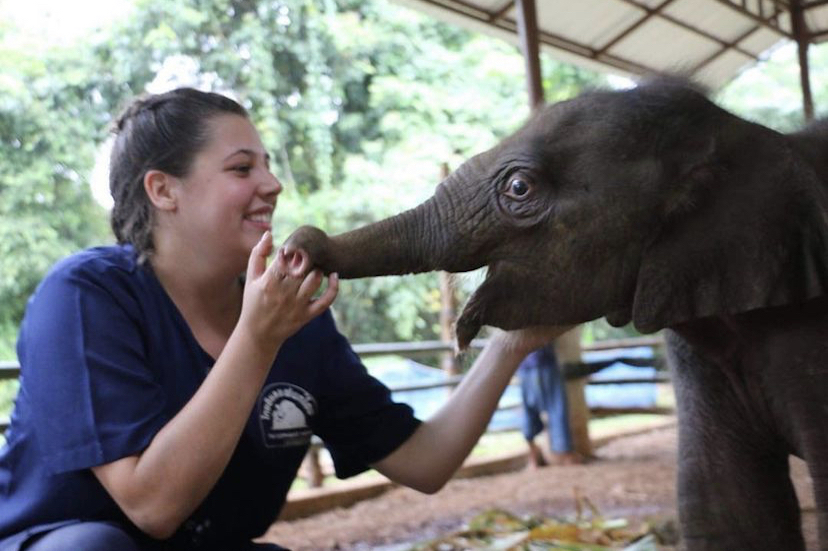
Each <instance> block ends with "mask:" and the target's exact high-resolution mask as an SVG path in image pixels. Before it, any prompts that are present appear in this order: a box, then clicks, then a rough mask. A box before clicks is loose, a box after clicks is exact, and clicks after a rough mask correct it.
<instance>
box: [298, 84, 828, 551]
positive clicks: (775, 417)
mask: <svg viewBox="0 0 828 551" xmlns="http://www.w3.org/2000/svg"><path fill="white" fill-rule="evenodd" d="M288 243H289V244H290V245H292V246H295V247H300V248H302V249H304V250H306V251H307V252H308V254H309V255H310V256H311V258H312V259H313V261H314V262H315V264H316V265H317V266H319V267H321V268H322V269H324V270H325V271H337V272H339V273H340V274H341V276H343V277H351V278H354V277H365V276H374V275H385V274H403V273H409V272H423V271H429V270H437V269H440V270H447V271H450V272H462V271H467V270H472V269H476V268H478V267H481V266H487V267H488V275H487V277H486V279H485V281H484V282H483V284H482V285H481V286H480V288H479V289H478V290H477V291H476V293H475V294H474V295H473V296H472V297H471V299H470V300H469V301H468V303H467V304H466V306H465V308H464V310H463V313H462V315H461V317H460V318H459V320H458V322H457V326H456V331H457V339H458V343H459V345H460V346H461V347H464V346H466V345H468V343H469V342H470V340H471V339H472V338H473V337H474V336H475V335H476V334H477V332H478V331H479V329H480V328H481V326H483V325H493V326H496V327H501V328H504V329H514V328H520V327H525V326H531V325H542V324H543V325H545V324H549V325H564V324H576V323H581V322H585V321H589V320H593V319H596V318H600V317H604V316H605V317H606V318H607V319H608V320H609V322H610V323H612V324H613V325H624V324H626V323H629V322H632V323H634V324H635V327H636V328H638V329H639V330H640V331H642V332H653V331H658V330H660V329H665V334H666V340H667V343H668V347H669V357H670V360H671V365H672V368H673V380H674V384H675V390H676V395H677V403H678V406H677V407H678V416H679V480H678V485H679V486H678V496H679V512H680V523H681V529H682V536H683V539H684V542H685V546H686V547H687V549H689V550H690V551H701V550H711V551H797V550H804V548H805V547H804V543H803V538H802V535H801V530H800V516H799V506H798V503H797V499H796V496H795V494H794V490H793V486H792V484H791V481H790V478H789V473H788V456H789V454H795V455H797V456H799V457H802V458H804V459H805V460H806V461H807V463H808V467H809V469H810V474H811V477H812V479H813V482H814V491H815V493H816V502H817V504H818V514H819V533H820V541H821V549H823V550H828V124H826V123H816V124H814V125H811V126H809V127H807V128H805V129H803V130H801V131H799V132H796V133H793V134H787V135H786V134H780V133H778V132H775V131H773V130H770V129H768V128H765V127H763V126H760V125H758V124H754V123H751V122H748V121H745V120H742V119H740V118H739V117H736V116H734V115H733V114H731V113H728V112H727V111H725V110H723V109H721V108H719V107H717V106H716V105H715V104H714V103H712V102H711V101H710V100H709V99H708V98H707V97H706V96H705V95H704V94H703V93H701V92H700V91H698V90H697V89H696V88H694V87H693V86H692V85H690V84H689V83H685V82H683V81H679V80H674V79H659V80H654V81H651V82H649V83H645V84H642V85H640V86H638V87H636V88H634V89H630V90H623V91H595V92H589V93H585V94H583V95H581V96H579V97H577V98H575V99H572V100H570V101H565V102H561V103H558V104H555V105H550V106H547V107H545V108H543V109H542V110H540V111H539V112H538V113H536V114H535V115H534V116H533V117H532V118H531V119H530V120H529V121H528V122H527V123H526V124H525V125H524V126H523V127H522V128H521V129H520V130H518V131H517V132H516V133H515V134H513V135H512V136H510V137H509V138H507V139H505V140H504V141H503V142H502V143H500V144H498V145H497V146H496V147H494V148H493V149H491V150H489V151H486V152H484V153H481V154H479V155H477V156H475V157H473V158H472V159H470V160H469V161H467V162H466V163H464V164H463V165H462V166H461V167H460V168H459V169H457V171H455V172H454V173H453V174H451V175H450V176H449V177H448V178H447V179H446V180H445V181H444V182H442V183H441V184H440V185H439V186H438V188H437V190H436V192H435V194H434V196H433V197H432V198H431V199H429V200H428V201H426V202H425V203H423V204H421V205H420V206H418V207H416V208H414V209H412V210H410V211H407V212H404V213H402V214H400V215H397V216H395V217H392V218H389V219H387V220H383V221H381V222H378V223H376V224H373V225H369V226H366V227H363V228H360V229H357V230H354V231H351V232H348V233H345V234H342V235H339V236H335V237H328V236H326V235H325V234H324V233H323V232H321V231H320V230H318V229H315V228H311V227H303V228H300V229H299V230H297V231H296V233H295V234H294V235H293V236H291V237H290V239H289V240H288Z"/></svg>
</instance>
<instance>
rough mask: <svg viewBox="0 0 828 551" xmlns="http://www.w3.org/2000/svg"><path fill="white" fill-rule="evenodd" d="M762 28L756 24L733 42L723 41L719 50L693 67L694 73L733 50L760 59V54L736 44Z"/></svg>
mask: <svg viewBox="0 0 828 551" xmlns="http://www.w3.org/2000/svg"><path fill="white" fill-rule="evenodd" d="M760 28H761V27H760V26H759V25H757V26H755V27H753V28H751V29H748V30H747V31H745V32H744V33H742V34H740V35H739V36H737V37H736V39H735V40H733V42H731V43H727V42H722V43H721V44H722V47H721V48H720V49H719V51H717V52H714V53H713V54H712V55H710V56H708V57H707V59H703V60H701V61H700V62H699V63H697V64H696V66H695V67H693V69H692V71H693V73H696V72H697V71H700V70H701V69H703V68H704V67H706V66H707V65H709V64H711V63H712V62H713V61H715V60H716V59H718V58H719V57H721V56H722V55H724V54H725V53H727V52H729V51H731V50H735V51H737V52H739V53H742V54H744V55H747V56H748V57H750V58H751V59H753V60H756V61H759V57H758V56H755V55H753V54H751V53H749V52H745V51H744V50H742V49H741V48H736V47H735V45H736V44H739V43H740V42H741V41H742V40H744V39H746V38H747V37H749V36H750V35H752V34H753V33H755V32H756V31H758V30H759V29H760Z"/></svg>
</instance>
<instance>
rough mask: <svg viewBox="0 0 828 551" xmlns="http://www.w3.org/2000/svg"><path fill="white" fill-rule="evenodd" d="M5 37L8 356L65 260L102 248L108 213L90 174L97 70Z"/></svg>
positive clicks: (2, 169) (76, 58)
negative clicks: (53, 270)
mask: <svg viewBox="0 0 828 551" xmlns="http://www.w3.org/2000/svg"><path fill="white" fill-rule="evenodd" d="M10 42H11V41H10V40H8V36H7V35H2V36H0V199H1V200H0V304H2V305H3V307H2V308H0V328H2V331H1V332H0V339H2V340H0V351H2V352H3V354H4V356H3V357H4V358H8V357H9V356H8V355H6V354H8V350H10V349H11V343H10V341H11V340H12V337H11V334H12V333H13V331H11V330H10V329H9V328H11V327H15V326H16V325H17V324H18V323H19V321H20V319H21V316H22V313H23V308H24V305H25V301H26V299H27V297H28V296H29V295H30V294H31V293H32V291H33V290H34V288H35V286H36V284H37V282H38V281H39V280H40V279H41V278H42V276H43V274H44V273H45V271H46V269H47V268H48V267H49V266H50V265H51V264H52V263H53V262H54V261H55V260H57V259H58V258H61V257H63V256H65V255H66V254H68V253H70V252H72V251H75V250H77V249H79V248H81V247H85V246H89V245H91V244H94V243H98V242H100V241H101V240H102V239H103V236H105V235H106V233H107V229H106V228H107V224H106V216H105V213H104V212H103V210H102V209H101V208H100V207H98V206H97V205H96V204H95V203H94V202H93V201H92V200H91V194H90V190H89V185H88V175H89V173H90V171H91V168H92V165H93V159H94V154H95V144H96V142H97V141H99V140H100V131H99V126H100V124H101V122H102V119H101V116H100V115H99V113H98V111H97V110H96V108H95V104H96V103H100V102H99V101H98V96H97V95H96V93H95V88H94V85H93V84H92V83H91V82H90V79H89V75H90V74H95V72H96V70H95V69H93V68H92V66H90V64H89V63H88V61H87V59H88V57H87V56H85V55H84V52H81V51H69V50H49V51H45V52H40V53H39V54H38V55H37V56H35V55H32V54H30V53H28V51H22V50H19V49H15V48H13V47H12V46H11V44H10Z"/></svg>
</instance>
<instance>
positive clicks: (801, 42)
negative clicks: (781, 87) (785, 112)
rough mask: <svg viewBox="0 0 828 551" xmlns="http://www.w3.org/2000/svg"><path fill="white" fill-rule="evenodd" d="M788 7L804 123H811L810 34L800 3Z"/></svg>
mask: <svg viewBox="0 0 828 551" xmlns="http://www.w3.org/2000/svg"><path fill="white" fill-rule="evenodd" d="M790 6H791V7H790V9H791V27H792V30H793V34H794V39H796V46H797V52H798V54H799V83H800V86H801V88H802V111H803V114H804V116H805V122H811V121H812V120H814V99H813V95H812V94H811V69H810V67H809V65H808V46H809V45H810V43H811V34H810V31H809V30H808V23H807V22H806V21H805V14H804V12H803V10H802V1H801V0H790Z"/></svg>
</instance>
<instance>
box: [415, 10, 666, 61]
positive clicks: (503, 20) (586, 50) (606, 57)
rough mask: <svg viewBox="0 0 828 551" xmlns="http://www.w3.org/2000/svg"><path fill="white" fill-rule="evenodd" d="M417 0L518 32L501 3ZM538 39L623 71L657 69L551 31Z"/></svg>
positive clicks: (515, 24) (541, 34)
mask: <svg viewBox="0 0 828 551" xmlns="http://www.w3.org/2000/svg"><path fill="white" fill-rule="evenodd" d="M544 1H546V0H544ZM419 2H420V3H422V4H427V5H429V6H432V7H434V8H439V9H441V10H444V11H447V12H449V13H454V14H456V15H460V16H463V17H466V18H469V19H472V20H474V21H476V22H478V23H482V24H484V25H487V26H490V27H493V28H495V29H498V30H500V31H507V32H509V33H516V32H517V28H518V27H517V23H516V22H515V21H513V20H512V19H510V18H508V17H506V16H505V13H507V12H508V11H509V8H510V7H511V6H505V5H504V6H501V7H500V8H499V9H498V10H497V11H495V12H490V11H486V10H483V9H480V8H477V7H475V6H472V5H470V4H469V3H468V2H464V1H463V0H419ZM497 14H503V15H502V16H501V17H498V18H496V19H495V18H494V16H495V15H497ZM538 41H539V43H540V44H543V45H545V46H549V47H552V48H557V49H559V50H563V51H565V52H568V53H571V54H574V55H578V56H581V57H585V58H588V59H592V60H594V61H598V62H600V63H603V64H605V65H608V66H610V67H615V68H616V69H618V70H620V71H623V72H626V73H632V74H647V73H654V72H657V71H655V70H654V69H652V68H651V67H646V66H644V65H642V64H640V63H636V62H634V61H630V60H628V59H624V58H622V57H619V56H616V55H612V54H609V53H599V52H597V51H596V50H595V49H594V48H591V47H589V46H586V45H584V44H580V43H578V42H575V41H573V40H570V39H567V38H564V37H562V36H559V35H555V34H552V33H547V32H539V33H538Z"/></svg>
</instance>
